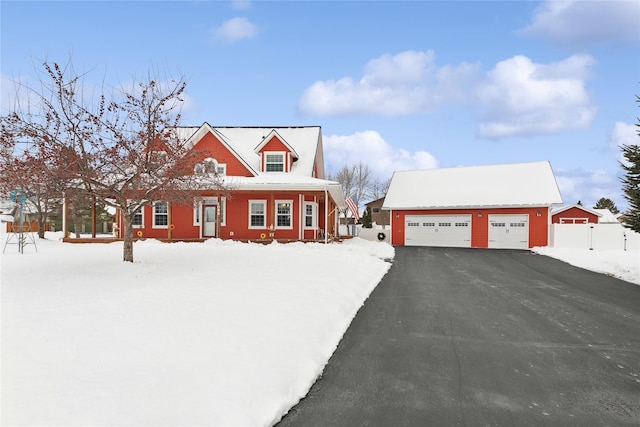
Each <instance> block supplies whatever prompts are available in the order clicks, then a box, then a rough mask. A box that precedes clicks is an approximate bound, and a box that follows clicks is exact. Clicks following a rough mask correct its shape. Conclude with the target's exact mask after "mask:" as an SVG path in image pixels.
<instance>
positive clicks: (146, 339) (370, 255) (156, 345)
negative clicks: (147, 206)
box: [0, 234, 640, 426]
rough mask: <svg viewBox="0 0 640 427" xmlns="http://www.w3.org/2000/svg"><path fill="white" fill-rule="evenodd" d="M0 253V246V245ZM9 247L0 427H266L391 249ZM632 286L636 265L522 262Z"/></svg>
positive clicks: (598, 258) (632, 259)
mask: <svg viewBox="0 0 640 427" xmlns="http://www.w3.org/2000/svg"><path fill="white" fill-rule="evenodd" d="M2 237H3V239H2V241H3V242H4V240H5V239H4V238H6V236H2ZM48 237H49V240H45V241H42V240H38V241H37V244H38V253H37V254H36V253H35V251H34V248H33V247H32V246H27V248H26V249H25V253H24V254H23V255H20V254H18V253H17V247H15V246H13V247H12V246H9V247H7V250H6V253H5V254H3V255H2V257H1V260H2V263H1V264H0V266H1V278H2V294H1V297H2V299H1V308H2V327H1V333H2V354H1V357H2V359H1V360H2V372H1V375H2V396H1V398H2V423H1V424H2V425H7V426H8V425H12V426H13V425H31V426H35V425H38V426H44V425H46V426H54V425H58V426H89V425H91V426H106V425H109V426H113V425H135V426H169V425H171V426H177V425H183V426H187V425H188V426H195V425H198V426H220V425H225V426H268V425H272V424H274V423H275V422H277V421H278V420H279V419H280V417H281V416H282V415H283V414H284V413H286V412H287V411H288V410H289V408H290V407H291V406H293V405H294V404H295V403H296V402H297V401H298V400H299V399H300V398H302V397H303V396H304V395H305V394H306V393H307V391H308V389H309V388H310V387H311V385H312V384H313V382H314V381H315V379H316V378H317V376H318V375H319V374H320V373H321V372H322V370H323V368H324V365H325V364H326V362H327V361H328V359H329V357H330V356H331V354H332V353H333V351H334V350H335V348H336V346H337V344H338V342H339V341H340V339H341V337H342V335H343V333H344V331H345V330H346V328H347V327H348V325H349V323H350V322H351V320H352V318H353V316H354V315H355V314H356V312H357V310H358V309H359V308H360V306H361V305H362V303H363V302H364V301H365V299H366V298H367V297H368V295H369V294H370V293H371V291H372V290H373V289H374V288H375V286H376V285H377V284H378V283H379V281H380V279H381V278H382V277H383V276H384V274H385V273H386V272H387V270H388V268H389V267H390V263H389V262H387V261H385V259H389V258H393V256H394V250H393V248H392V247H391V246H389V245H388V244H386V243H380V242H370V241H366V240H363V239H359V238H356V239H353V240H347V241H345V242H343V243H341V244H332V245H323V244H302V243H292V244H286V245H284V244H271V245H266V246H263V245H258V244H242V243H236V242H230V241H224V242H223V241H220V240H210V241H207V242H205V243H174V244H163V243H159V242H157V241H145V242H139V243H136V245H135V249H134V256H135V258H136V262H135V263H133V264H130V263H123V262H122V261H120V260H121V258H122V244H121V243H112V244H91V245H82V244H77V245H72V244H62V243H60V242H59V241H58V239H57V238H58V237H59V235H54V234H49V235H48ZM534 251H536V252H538V253H541V254H544V255H549V256H552V257H556V258H560V259H563V260H565V261H567V262H569V263H572V264H575V265H578V266H580V267H584V268H588V269H591V270H595V271H600V272H604V273H608V274H612V275H615V276H617V277H620V278H622V279H624V280H628V281H630V282H634V283H638V284H640V262H638V260H639V258H640V253H639V252H638V251H633V252H607V251H603V252H602V251H588V250H577V249H553V248H535V249H534Z"/></svg>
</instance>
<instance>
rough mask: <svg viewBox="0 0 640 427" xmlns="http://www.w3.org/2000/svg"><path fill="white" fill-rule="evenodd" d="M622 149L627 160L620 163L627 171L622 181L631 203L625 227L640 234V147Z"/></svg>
mask: <svg viewBox="0 0 640 427" xmlns="http://www.w3.org/2000/svg"><path fill="white" fill-rule="evenodd" d="M639 126H640V125H639ZM639 135H640V134H639ZM620 148H621V149H622V155H623V156H624V158H625V160H626V161H624V162H620V166H621V167H622V169H624V171H625V175H624V176H623V177H622V179H621V181H622V191H624V198H625V199H627V201H628V202H629V208H628V209H627V211H626V212H625V221H624V225H625V227H627V228H630V229H632V230H634V231H637V232H639V233H640V146H638V145H626V144H625V145H622V146H621V147H620Z"/></svg>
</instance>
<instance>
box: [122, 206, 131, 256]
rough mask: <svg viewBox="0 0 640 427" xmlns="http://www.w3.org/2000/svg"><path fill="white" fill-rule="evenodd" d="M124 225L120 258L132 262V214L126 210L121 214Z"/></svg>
mask: <svg viewBox="0 0 640 427" xmlns="http://www.w3.org/2000/svg"><path fill="white" fill-rule="evenodd" d="M122 219H123V222H124V224H123V226H124V230H123V231H124V234H123V237H124V248H123V253H122V260H123V261H126V262H133V223H132V219H133V218H132V215H130V214H129V213H128V212H127V213H125V214H124V215H122Z"/></svg>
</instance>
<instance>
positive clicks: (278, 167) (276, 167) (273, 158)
mask: <svg viewBox="0 0 640 427" xmlns="http://www.w3.org/2000/svg"><path fill="white" fill-rule="evenodd" d="M284 158H285V156H284V153H266V154H265V171H266V172H284Z"/></svg>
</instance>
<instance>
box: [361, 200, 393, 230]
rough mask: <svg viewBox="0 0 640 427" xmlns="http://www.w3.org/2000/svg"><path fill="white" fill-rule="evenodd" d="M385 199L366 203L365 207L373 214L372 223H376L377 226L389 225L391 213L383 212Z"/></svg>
mask: <svg viewBox="0 0 640 427" xmlns="http://www.w3.org/2000/svg"><path fill="white" fill-rule="evenodd" d="M383 204H384V197H380V198H379V199H376V200H373V201H371V202H369V203H365V206H366V207H368V208H369V211H370V212H371V222H375V223H376V224H377V225H389V224H390V221H389V211H386V210H383V209H382V205H383Z"/></svg>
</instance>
